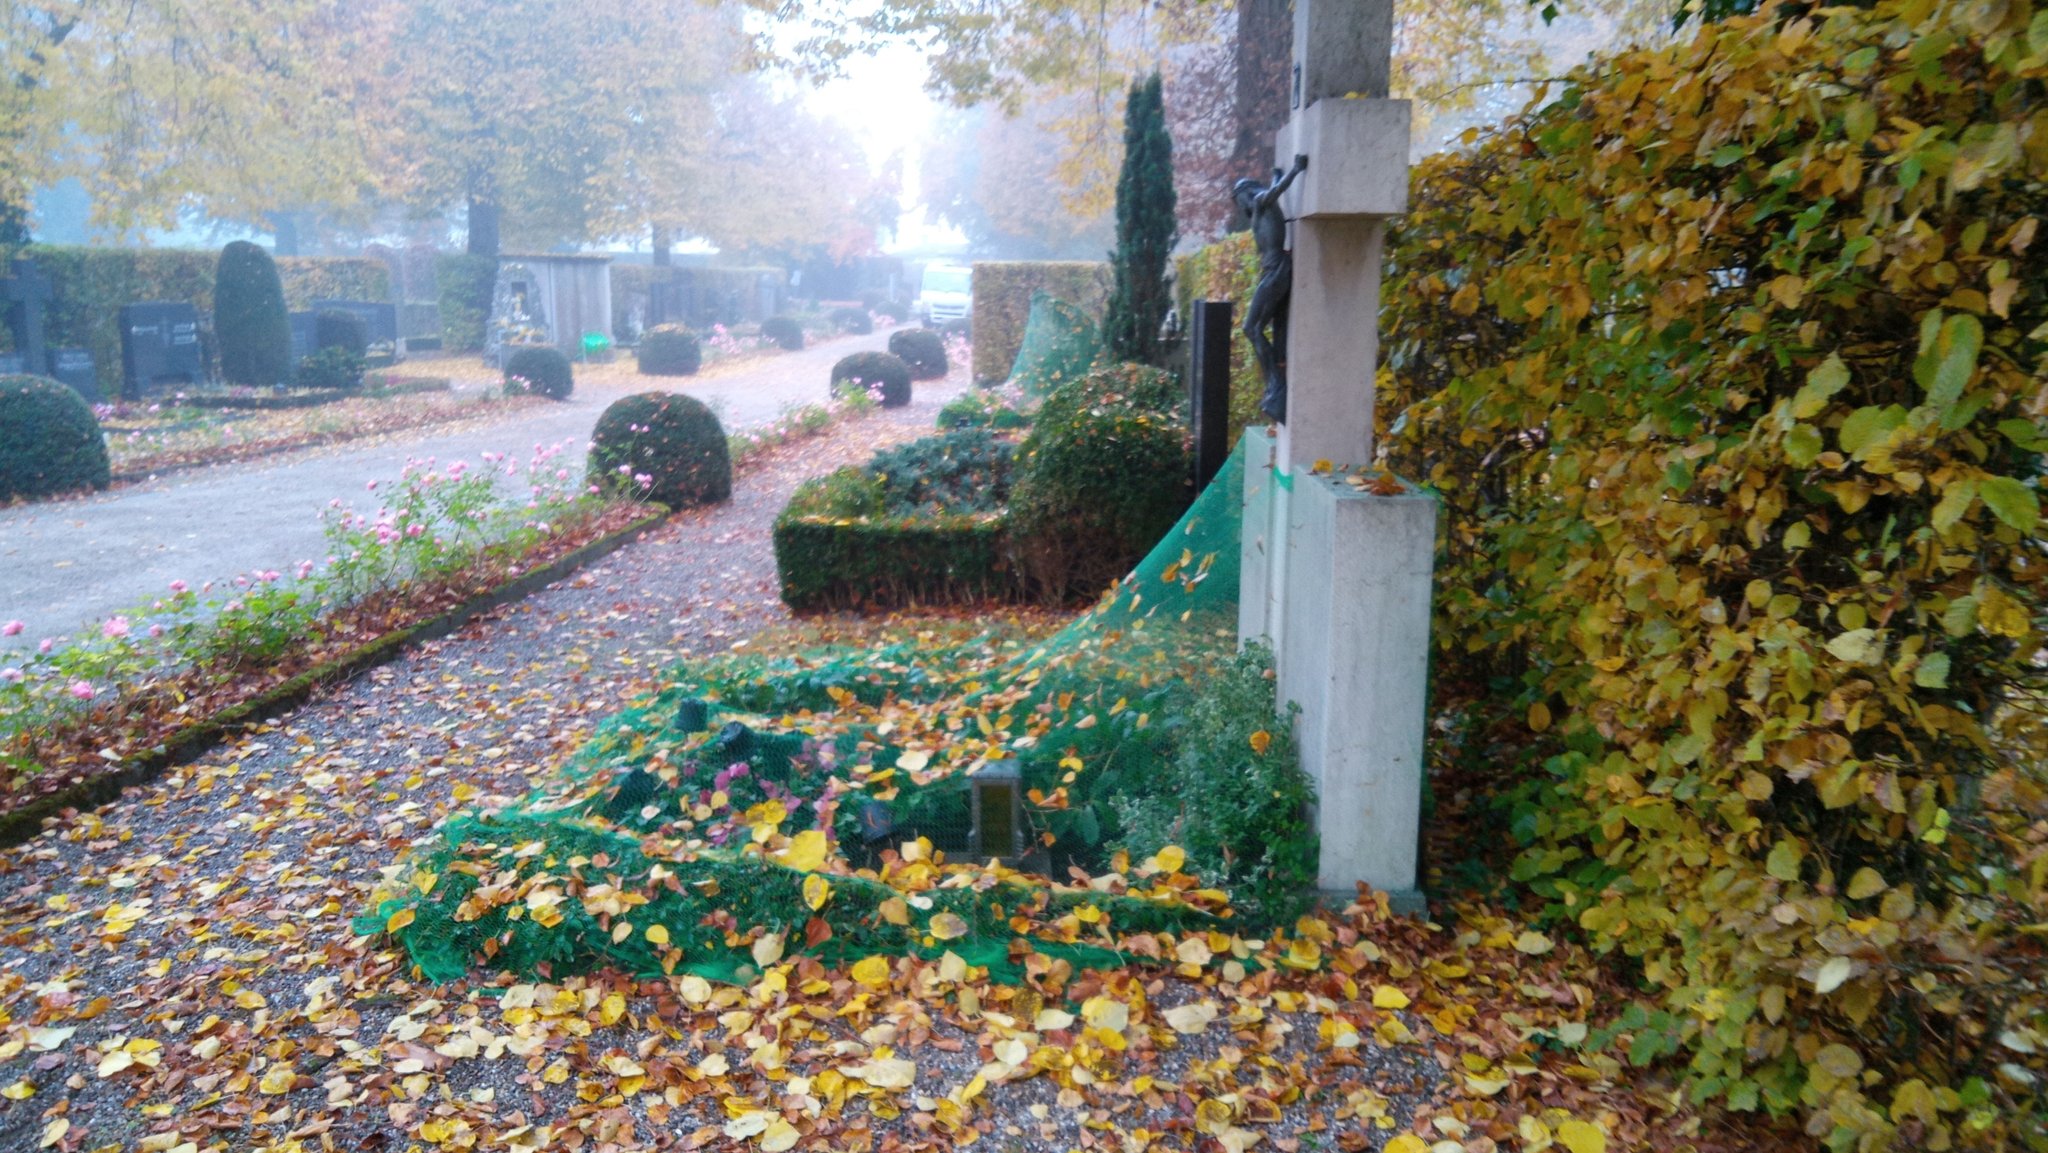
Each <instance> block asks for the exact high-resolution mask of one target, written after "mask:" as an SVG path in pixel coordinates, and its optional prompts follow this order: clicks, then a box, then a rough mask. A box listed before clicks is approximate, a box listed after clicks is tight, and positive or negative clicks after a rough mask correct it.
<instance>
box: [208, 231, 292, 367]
mask: <svg viewBox="0 0 2048 1153" xmlns="http://www.w3.org/2000/svg"><path fill="white" fill-rule="evenodd" d="M213 331H214V335H215V338H216V339H218V340H219V342H220V374H221V376H222V377H224V378H226V379H227V381H228V383H230V384H252V385H265V384H277V383H279V382H280V381H284V380H288V379H290V377H291V375H292V324H291V318H290V316H289V315H288V314H287V313H286V312H285V308H284V282H283V281H281V280H279V279H278V276H277V262H276V261H274V260H272V259H270V253H268V252H265V251H264V250H263V249H261V248H259V247H257V246H256V245H254V244H251V243H249V242H248V241H246V240H237V241H235V242H234V243H232V244H229V245H228V246H227V247H226V248H223V249H221V250H220V263H219V264H217V265H215V266H214V276H213Z"/></svg>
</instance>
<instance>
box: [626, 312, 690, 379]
mask: <svg viewBox="0 0 2048 1153" xmlns="http://www.w3.org/2000/svg"><path fill="white" fill-rule="evenodd" d="M703 364H704V350H703V348H702V347H701V346H699V345H698V343H697V334H696V333H694V332H691V331H690V330H689V329H687V328H684V327H683V326H682V325H680V324H657V325H655V326H654V327H653V328H650V329H648V330H647V331H646V332H645V333H643V334H642V335H641V337H640V372H641V374H642V375H643V376H693V375H695V374H696V372H697V370H698V369H699V368H701V367H703Z"/></svg>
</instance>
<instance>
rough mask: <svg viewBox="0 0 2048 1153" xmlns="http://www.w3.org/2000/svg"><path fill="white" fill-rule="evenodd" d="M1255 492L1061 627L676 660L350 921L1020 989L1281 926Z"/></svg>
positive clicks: (583, 955) (518, 962)
mask: <svg viewBox="0 0 2048 1153" xmlns="http://www.w3.org/2000/svg"><path fill="white" fill-rule="evenodd" d="M1242 486H1243V467H1242V463H1241V461H1239V460H1237V459H1235V458H1233V459H1232V461H1231V462H1230V463H1229V464H1228V465H1227V466H1226V467H1225V468H1224V470H1223V471H1222V472H1221V473H1220V474H1219V475H1218V477H1217V479H1216V480H1215V481H1214V482H1213V483H1212V484H1211V485H1210V486H1209V487H1208V489H1207V490H1205V491H1204V492H1203V493H1202V494H1201V496H1200V497H1199V499H1198V500H1197V501H1196V502H1195V504H1194V505H1193V507H1191V508H1190V509H1189V510H1188V512H1187V514H1186V515H1185V516H1184V517H1183V518H1182V519H1181V521H1180V523H1179V524H1178V525H1177V526H1176V527H1175V528H1174V530H1173V531H1172V532H1171V533H1169V534H1168V536H1167V538H1166V539H1165V540H1163V541H1162V542H1161V543H1160V544H1159V546H1158V547H1157V548H1156V549H1154V550H1153V552H1152V554H1151V555H1150V556H1149V557H1148V558H1147V559H1146V560H1145V562H1144V563H1143V564H1141V565H1140V566H1139V567H1138V568H1137V569H1136V570H1135V571H1134V572H1133V573H1132V574H1131V575H1129V576H1128V577H1126V578H1125V579H1124V580H1123V581H1121V582H1120V583H1119V584H1118V585H1117V586H1116V587H1115V588H1113V589H1112V590H1111V591H1110V592H1109V593H1108V594H1106V595H1105V596H1104V598H1103V600H1102V601H1101V602H1100V603H1099V604H1098V606H1097V607H1096V608H1094V609H1093V610H1091V611H1090V612H1088V613H1086V614H1084V615H1082V616H1081V617H1079V618H1077V619H1076V620H1075V621H1073V622H1072V623H1071V624H1069V625H1068V626H1066V627H1065V628H1063V629H1061V630H1060V631H1059V632H1057V633H1055V634H1053V635H1051V636H1049V637H1044V638H1042V639H1039V640H1036V641H1032V642H1026V641H1021V640H1019V639H1017V638H1016V637H1014V636H1006V635H1003V634H997V633H992V634H990V635H988V636H984V637H981V638H978V639H975V640H972V641H969V642H966V643H949V644H932V643H920V642H917V641H905V642H902V643H897V644H889V645H884V646H881V647H877V648H868V649H838V650H834V649H825V650H820V651H813V652H806V653H801V654H797V655H785V656H773V657H762V656H740V655H734V656H727V657H722V658H718V659H715V660H711V661H707V662H702V663H695V664H687V665H684V666H683V667H681V668H678V669H677V670H675V671H674V673H673V674H672V675H673V680H672V683H671V684H669V685H668V687H666V688H665V689H664V690H663V691H661V692H660V693H658V694H656V695H654V696H651V697H649V698H647V699H646V700H644V701H643V702H641V703H640V704H639V705H638V706H637V707H634V708H631V709H628V710H626V711H624V712H622V713H620V714H619V715H618V716H616V717H614V718H613V719H612V720H610V721H609V722H608V723H607V724H606V725H605V726H604V727H603V728H602V729H601V730H600V732H599V733H598V735H597V736H595V737H594V738H593V739H592V740H591V741H590V742H588V744H587V745H586V746H585V747H584V748H583V749H582V750H581V751H580V752H579V753H578V754H577V755H576V756H575V757H574V758H573V759H572V760H571V761H570V762H569V763H568V764H566V765H564V766H563V767H562V769H561V771H560V772H559V773H558V775H557V777H556V779H555V780H554V781H553V782H552V783H551V784H550V785H549V786H547V787H545V788H543V789H541V790H539V791H537V792H536V793H534V794H533V795H531V796H529V797H527V798H525V799H524V800H523V801H522V802H521V803H520V804H518V805H516V806H513V807H511V808H510V809H507V810H503V811H499V812H494V813H465V814H462V815H459V816H457V817H455V818H452V819H451V820H450V821H449V822H448V823H447V824H446V826H445V827H444V829H443V830H442V832H441V835H440V837H439V839H438V842H437V843H435V844H433V845H430V846H425V847H422V848H421V849H420V850H418V851H416V853H415V854H414V857H413V859H412V860H411V861H409V862H407V863H405V864H404V865H401V866H399V867H397V868H394V869H392V870H390V877H389V880H388V882H387V885H386V888H385V891H384V892H382V893H381V894H380V896H379V900H378V903H377V905H376V908H375V911H374V912H373V913H370V914H367V915H365V916H363V917H360V918H358V919H357V921H356V928H357V931H358V932H362V933H385V932H388V933H391V934H393V935H394V936H395V937H396V938H397V939H398V940H399V941H400V942H401V943H402V944H403V946H404V947H405V949H406V950H407V952H408V953H409V954H410V956H411V958H412V959H413V961H414V962H415V963H416V964H417V965H418V966H419V967H420V969H421V971H422V972H423V973H424V974H425V975H426V976H427V977H428V978H430V979H433V980H436V981H443V980H449V979H453V978H455V977H458V976H460V975H462V974H463V973H465V972H467V971H469V970H470V969H471V967H472V966H475V965H479V964H481V965H485V966H488V967H492V968H497V969H502V970H507V971H510V972H513V973H515V974H518V975H521V976H522V977H524V976H534V975H538V976H546V977H558V976H561V975H564V974H567V973H571V972H576V971H581V970H587V969H590V968H593V967H598V966H615V967H619V968H623V969H626V970H629V971H631V972H634V973H637V974H643V975H656V974H675V973H695V974H697V975H700V976H704V977H707V978H711V979H717V980H727V981H742V980H747V979H750V978H751V977H752V976H753V975H754V974H755V973H757V972H759V971H760V968H761V967H762V966H763V965H766V964H769V963H772V962H773V961H775V960H778V959H780V958H782V957H784V956H795V955H798V954H808V955H812V956H816V957H819V958H821V959H825V960H828V961H833V962H844V961H850V960H855V959H858V958H861V957H866V956H876V955H891V956H900V955H903V954H907V953H915V954H921V955H926V956H935V955H938V954H939V953H943V952H945V951H948V950H950V951H952V952H954V953H957V954H958V955H960V956H961V957H962V958H963V959H965V960H966V961H968V962H969V963H970V964H975V965H985V966H988V967H989V968H990V969H991V972H992V974H993V975H994V976H995V977H996V978H997V979H1016V978H1017V977H1019V976H1021V975H1022V973H1023V967H1022V966H1023V963H1024V961H1025V959H1027V958H1028V957H1029V956H1030V955H1031V954H1034V953H1035V954H1039V955H1042V956H1048V957H1058V958H1064V959H1066V960H1068V961H1071V962H1072V963H1074V964H1076V965H1088V966H1094V967H1105V966H1111V965H1116V964H1120V963H1122V961H1123V959H1124V958H1123V957H1122V955H1121V954H1120V953H1119V952H1118V951H1117V948H1116V945H1117V941H1118V940H1119V938H1120V937H1122V936H1125V935H1128V934H1131V933H1150V932H1160V931H1175V932H1186V931H1190V930H1196V929H1202V928H1212V927H1217V926H1220V925H1223V924H1226V923H1240V922H1242V921H1243V920H1245V919H1246V918H1248V917H1249V918H1254V919H1257V918H1265V919H1273V918H1277V917H1280V916H1283V915H1288V914H1289V913H1290V912H1291V911H1292V907H1291V906H1289V905H1288V901H1289V900H1290V899H1291V894H1293V893H1294V892H1296V891H1297V890H1298V889H1299V888H1300V887H1301V885H1302V882H1303V881H1304V880H1305V879H1306V877H1307V876H1308V875H1309V873H1308V870H1309V869H1310V868H1312V862H1313V860H1314V846H1313V843H1312V842H1311V840H1310V839H1309V837H1308V834H1307V832H1306V830H1305V828H1304V827H1303V825H1302V822H1301V819H1300V808H1301V803H1302V802H1303V801H1305V800H1306V790H1305V787H1301V786H1299V785H1298V779H1299V773H1298V771H1297V770H1296V769H1295V767H1294V753H1293V746H1292V744H1291V742H1290V740H1289V739H1288V737H1287V736H1286V734H1285V732H1284V730H1285V728H1286V726H1284V725H1276V724H1274V723H1273V720H1272V718H1273V709H1272V692H1271V687H1270V680H1269V679H1268V678H1267V677H1266V676H1265V675H1264V669H1263V667H1262V665H1261V664H1260V661H1259V657H1258V656H1257V655H1256V654H1253V655H1250V656H1246V655H1240V654H1239V653H1238V652H1237V643H1236V620H1237V589H1238V561H1239V556H1238V520H1239V516H1238V508H1239V505H1240V502H1241V494H1242ZM1231 685H1235V686H1237V688H1236V689H1235V690H1232V691H1230V692H1224V691H1222V690H1220V689H1219V688H1218V686H1231ZM1269 726H1270V731H1269V728H1268V727H1269ZM1275 782H1282V785H1281V786H1279V787H1276V786H1275ZM1286 782H1294V784H1293V785H1288V784H1286ZM1290 788H1292V790H1293V791H1291V792H1290V791H1289V789H1290ZM1218 813H1234V814H1236V815H1237V817H1238V818H1239V819H1238V820H1236V821H1235V823H1232V824H1229V825H1228V827H1227V828H1225V827H1222V826H1219V825H1218V824H1217V822H1216V820H1215V819H1214V818H1215V816H1216V814H1218ZM1219 837H1220V838H1221V839H1220V840H1219ZM1077 874H1078V875H1080V876H1082V877H1083V878H1085V883H1081V884H1073V885H1067V884H1055V883H1053V882H1051V881H1049V880H1047V879H1045V878H1047V877H1062V878H1074V877H1076V876H1077Z"/></svg>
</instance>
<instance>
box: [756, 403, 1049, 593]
mask: <svg viewBox="0 0 2048 1153" xmlns="http://www.w3.org/2000/svg"><path fill="white" fill-rule="evenodd" d="M1012 457H1013V450H1012V448H1011V446H1010V445H1009V444H1008V443H1007V442H1005V441H1002V440H999V439H997V438H996V437H994V436H991V435H990V434H989V433H988V432H986V431H983V430H969V431H962V432H953V433H944V434H940V435H938V436H931V437H926V438H924V439H923V440H919V441H913V442H911V443H910V444H907V445H902V446H899V447H897V448H894V449H891V450H889V451H887V452H883V453H879V454H877V455H876V456H875V458H874V459H873V460H872V461H870V462H869V463H868V465H867V466H866V467H865V468H843V469H840V470H839V471H838V472H835V473H833V474H831V475H829V476H824V477H816V478H813V479H811V480H808V481H805V482H804V483H803V484H802V485H800V486H798V488H797V491H796V493H795V494H794V495H793V496H792V497H791V498H790V502H789V505H788V507H786V508H785V509H783V511H782V514H781V515H780V516H778V517H777V518H776V520H775V532H774V538H775V563H776V568H777V570H778V571H779V572H780V574H781V579H782V599H783V600H784V601H786V602H787V603H788V604H789V605H790V606H791V607H793V608H798V609H839V608H897V607H902V606H907V605H918V604H922V605H936V604H964V603H974V602H980V601H987V600H998V599H1002V600H1008V599H1015V598H1016V597H1017V595H1018V594H1019V593H1020V591H1021V588H1020V586H1019V584H1018V582H1017V580H1016V578H1015V575H1014V570H1013V568H1012V565H1011V562H1010V547H1009V538H1008V533H1007V531H1006V528H1005V518H1004V515H1003V512H1002V506H1003V503H1004V500H1005V498H1006V497H1007V495H1008V491H1009V479H1010V475H1011V461H1012Z"/></svg>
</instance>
